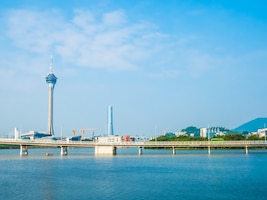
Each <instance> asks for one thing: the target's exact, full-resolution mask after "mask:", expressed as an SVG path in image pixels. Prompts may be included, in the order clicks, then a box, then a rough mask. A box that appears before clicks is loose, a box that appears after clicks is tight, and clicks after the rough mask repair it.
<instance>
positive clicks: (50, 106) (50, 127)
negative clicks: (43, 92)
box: [47, 85, 54, 135]
mask: <svg viewBox="0 0 267 200" xmlns="http://www.w3.org/2000/svg"><path fill="white" fill-rule="evenodd" d="M53 93H54V87H53V86H51V85H48V128H47V133H48V134H50V135H54V127H53Z"/></svg>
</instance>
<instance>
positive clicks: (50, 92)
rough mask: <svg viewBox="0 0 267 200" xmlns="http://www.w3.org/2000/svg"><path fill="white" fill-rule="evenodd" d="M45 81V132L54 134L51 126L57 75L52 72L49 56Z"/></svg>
mask: <svg viewBox="0 0 267 200" xmlns="http://www.w3.org/2000/svg"><path fill="white" fill-rule="evenodd" d="M45 79H46V82H47V84H48V129H47V133H48V134H50V135H54V128H53V92H54V87H55V84H56V82H57V77H56V76H55V75H54V74H53V57H52V56H51V62H50V67H49V73H48V74H47V76H46V78H45Z"/></svg>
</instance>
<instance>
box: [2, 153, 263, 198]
mask: <svg viewBox="0 0 267 200" xmlns="http://www.w3.org/2000/svg"><path fill="white" fill-rule="evenodd" d="M46 152H50V153H53V156H45V153H46ZM59 152H60V150H59V149H30V150H29V156H27V157H20V156H19V155H18V154H19V150H0V166H1V168H0V199H47V200H49V199H99V200H101V199H109V200H113V199H122V200H123V199H127V200H131V199H133V200H137V199H138V200H139V199H153V200H154V199H161V200H162V199H200V200H201V199H205V200H206V199H216V200H220V199H231V200H233V199H248V200H251V199H258V200H261V199H266V196H265V191H266V184H267V175H266V169H267V151H266V150H265V151H258V150H257V151H255V150H254V151H252V150H250V152H249V154H248V155H245V154H244V151H243V150H232V151H219V150H216V151H214V150H213V151H212V154H211V155H208V154H207V151H206V150H193V151H177V154H176V155H172V154H171V151H170V150H144V155H142V156H139V155H137V154H138V150H137V149H131V148H129V149H118V155H117V156H113V157H95V156H94V155H93V149H69V155H68V156H65V157H61V156H59Z"/></svg>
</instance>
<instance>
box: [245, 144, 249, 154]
mask: <svg viewBox="0 0 267 200" xmlns="http://www.w3.org/2000/svg"><path fill="white" fill-rule="evenodd" d="M245 154H246V155H247V154H248V146H245Z"/></svg>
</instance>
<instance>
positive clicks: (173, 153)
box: [172, 147, 176, 155]
mask: <svg viewBox="0 0 267 200" xmlns="http://www.w3.org/2000/svg"><path fill="white" fill-rule="evenodd" d="M175 154H176V150H175V147H172V155H175Z"/></svg>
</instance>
